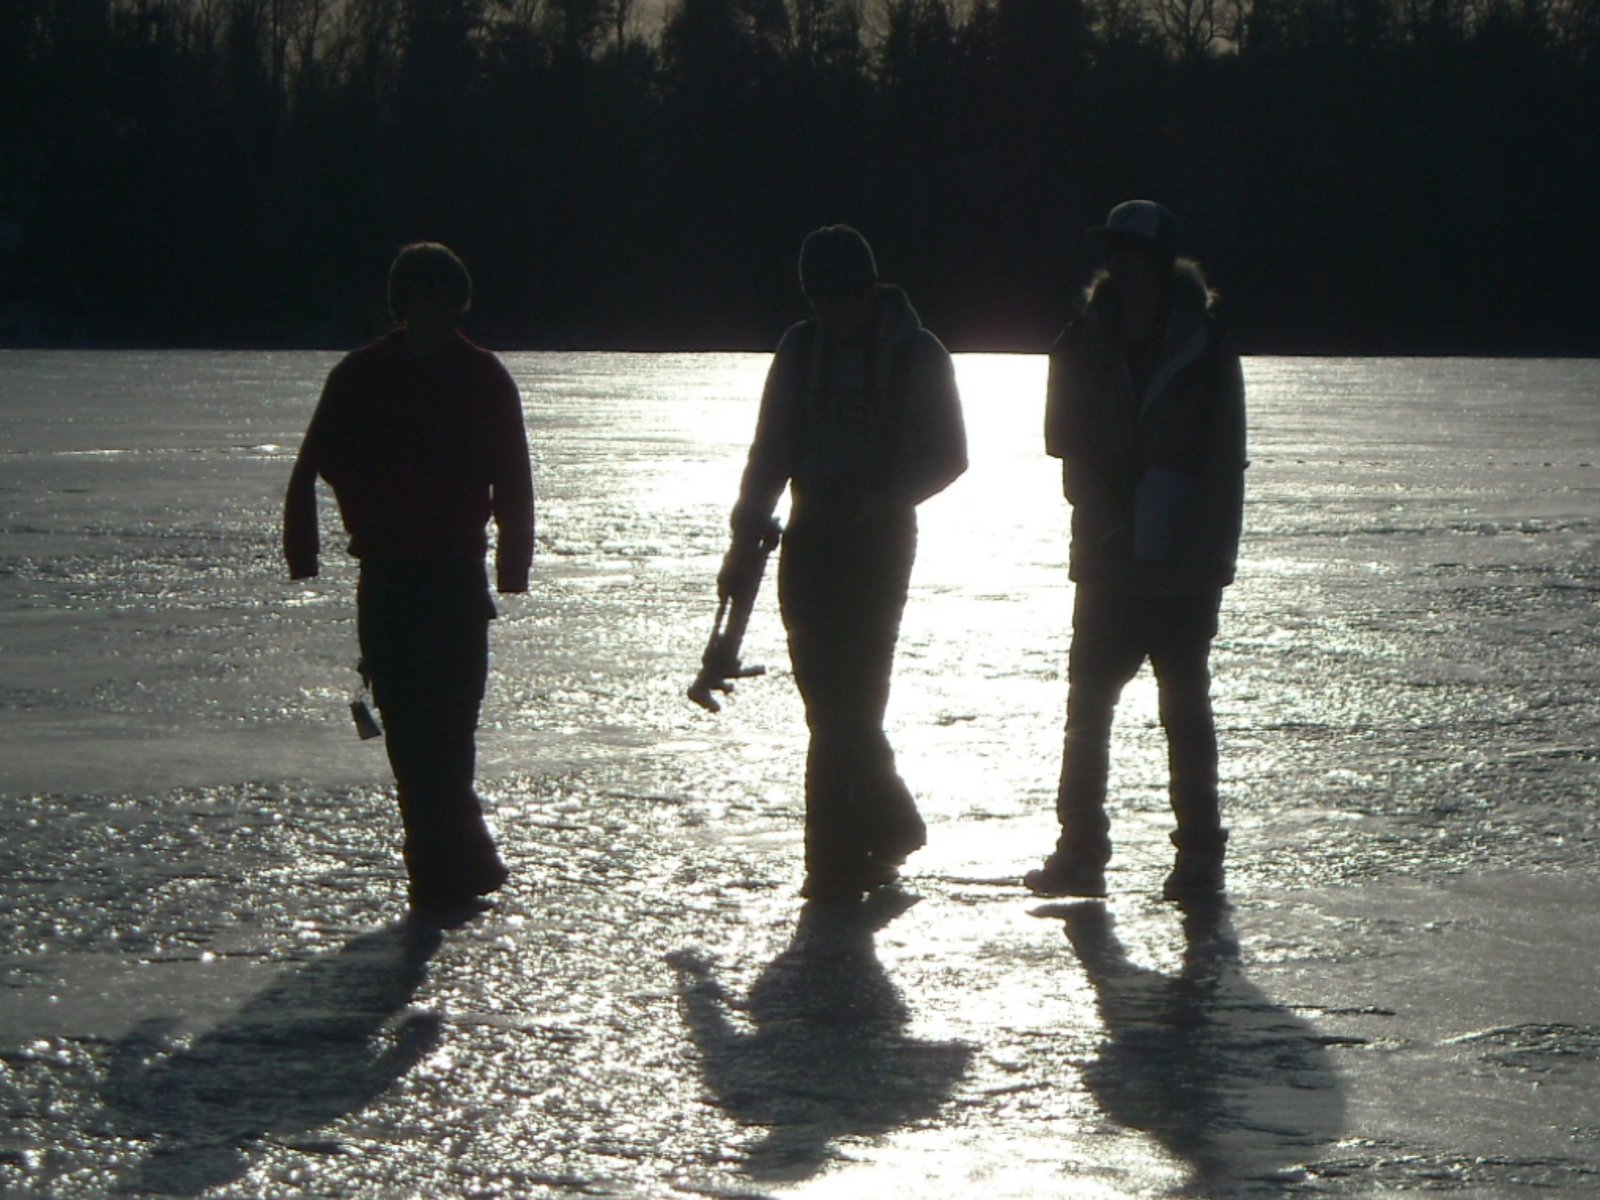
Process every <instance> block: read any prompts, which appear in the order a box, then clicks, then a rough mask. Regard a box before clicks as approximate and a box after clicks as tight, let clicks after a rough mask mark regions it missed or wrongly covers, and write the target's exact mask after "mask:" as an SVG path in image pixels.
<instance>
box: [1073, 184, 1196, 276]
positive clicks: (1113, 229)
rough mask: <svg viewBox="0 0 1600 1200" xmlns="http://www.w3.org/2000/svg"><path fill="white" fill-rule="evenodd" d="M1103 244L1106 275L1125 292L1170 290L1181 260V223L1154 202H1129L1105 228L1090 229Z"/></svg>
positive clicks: (1114, 211)
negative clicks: (1176, 265) (1179, 231)
mask: <svg viewBox="0 0 1600 1200" xmlns="http://www.w3.org/2000/svg"><path fill="white" fill-rule="evenodd" d="M1089 236H1090V237H1091V238H1093V239H1094V240H1095V241H1097V242H1099V243H1100V253H1101V257H1102V259H1103V261H1104V262H1105V268H1106V273H1107V274H1108V275H1110V277H1111V278H1112V279H1113V280H1114V281H1115V282H1116V283H1117V284H1118V285H1119V286H1120V287H1122V288H1123V289H1124V290H1125V291H1133V292H1143V293H1145V294H1147V295H1152V296H1153V295H1158V294H1160V293H1162V292H1165V291H1166V290H1167V287H1168V285H1169V283H1170V281H1171V278H1172V269H1173V266H1174V264H1175V263H1176V262H1177V257H1178V220H1177V218H1176V217H1174V216H1173V215H1172V212H1171V211H1170V210H1169V209H1167V208H1165V207H1164V206H1162V205H1160V204H1157V203H1156V202H1155V201H1153V200H1125V201H1124V202H1123V203H1121V204H1119V205H1117V206H1116V207H1115V208H1113V209H1112V210H1111V212H1110V213H1109V214H1108V215H1107V217H1106V223H1105V224H1104V225H1097V226H1095V227H1094V228H1093V229H1091V230H1089Z"/></svg>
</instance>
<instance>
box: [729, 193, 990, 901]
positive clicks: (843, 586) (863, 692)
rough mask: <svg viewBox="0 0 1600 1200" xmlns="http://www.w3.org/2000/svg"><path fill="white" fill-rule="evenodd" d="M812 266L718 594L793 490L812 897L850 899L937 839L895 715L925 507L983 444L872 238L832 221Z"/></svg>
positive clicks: (789, 556) (791, 606)
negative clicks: (916, 791) (899, 762)
mask: <svg viewBox="0 0 1600 1200" xmlns="http://www.w3.org/2000/svg"><path fill="white" fill-rule="evenodd" d="M799 267H800V288H801V291H802V292H803V293H804V294H805V297H806V299H807V301H808V302H809V303H810V305H811V309H812V312H813V313H814V316H813V318H812V319H810V320H806V321H802V322H800V323H799V324H797V325H795V326H793V327H792V328H790V329H789V330H788V332H786V333H785V334H784V335H783V338H782V340H781V341H780V342H779V343H778V349H777V353H776V354H774V355H773V359H772V366H771V369H770V370H769V372H768V374H767V382H766V388H765V390H764V392H763V393H762V397H761V409H760V413H759V415H758V417H757V419H756V432H755V439H754V441H753V443H752V444H751V447H750V456H749V460H748V462H747V464H746V466H745V471H744V476H743V478H742V480H741V481H740V487H739V500H738V503H737V504H735V505H734V508H733V513H732V518H731V524H732V530H733V544H732V547H731V548H730V550H729V552H728V557H727V559H726V560H725V565H724V570H723V574H722V575H721V576H720V577H719V579H718V591H719V593H720V594H721V595H729V594H730V592H731V589H733V588H734V587H736V586H737V584H738V580H737V579H736V578H735V576H736V575H737V573H738V564H739V563H740V561H741V557H742V556H741V550H740V548H741V547H742V546H748V545H751V544H754V543H756V542H757V541H758V539H760V538H761V537H762V536H763V533H764V531H767V530H769V529H770V527H771V524H772V513H773V509H774V507H775V506H776V504H777V502H778V499H779V497H780V496H781V495H782V494H783V493H784V491H785V490H786V489H787V490H788V491H789V493H790V507H789V523H788V528H787V529H785V530H784V531H783V540H782V551H781V553H780V558H779V564H778V605H779V609H780V611H781V612H782V614H783V624H784V629H785V631H786V632H787V634H788V639H789V658H790V661H791V663H792V664H793V667H794V679H795V684H796V686H797V687H798V688H799V690H800V696H801V699H802V700H803V701H804V702H805V711H806V725H807V727H808V728H809V730H810V744H809V747H808V749H807V753H806V772H805V872H806V873H805V883H804V885H803V886H802V888H801V895H803V896H804V897H805V898H806V899H808V900H813V901H846V902H848V901H855V900H860V899H861V897H862V896H863V895H864V894H865V893H866V892H867V891H868V890H869V889H871V888H874V887H878V886H881V885H884V884H887V883H892V882H893V881H894V880H895V878H896V877H897V875H898V871H899V868H900V866H901V865H902V864H903V863H904V862H905V859H906V857H907V856H908V855H909V854H911V853H912V852H913V851H916V850H918V849H920V848H921V847H922V845H923V843H924V842H925V840H926V837H927V831H926V828H925V826H924V824H923V820H922V817H921V815H920V813H919V812H918V810H917V806H916V803H915V801H914V799H913V798H912V795H911V792H910V790H909V789H908V788H907V787H906V785H905V783H904V782H903V781H902V780H901V778H900V776H899V774H898V773H897V771H896V767H895V757H894V751H893V749H892V748H891V746H890V744H889V739H888V737H887V735H886V734H885V733H884V729H883V720H884V713H885V709H886V706H887V704H888V699H889V681H890V674H891V671H892V667H893V663H894V650H895V643H896V641H897V639H898V637H899V632H900V616H901V613H902V611H903V610H904V608H905V603H906V596H907V591H908V588H909V585H910V577H911V566H912V562H913V560H914V559H915V557H916V543H917V516H916V507H917V505H919V504H921V503H922V501H924V500H926V499H927V498H928V497H930V496H932V495H934V494H935V493H937V492H940V491H942V490H944V488H946V487H947V486H949V484H950V483H952V482H953V481H954V480H955V479H956V478H957V477H958V476H959V475H960V474H961V473H962V472H963V471H965V470H966V468H967V442H966V432H965V428H964V425H963V422H962V416H961V399H960V396H959V394H958V392H957V390H956V380H955V368H954V365H953V363H952V362H951V359H950V354H949V352H948V351H946V350H945V348H944V346H943V345H942V344H941V343H940V341H939V339H938V338H937V337H935V336H934V335H933V334H932V333H931V332H929V331H928V330H927V329H926V328H924V327H923V324H922V321H921V319H920V318H919V317H918V316H917V312H916V310H915V309H914V308H912V307H911V301H910V300H909V299H908V298H907V297H906V294H905V292H904V291H902V290H901V289H900V288H898V287H895V286H893V285H891V284H885V283H882V282H880V281H879V279H878V266H877V260H876V258H875V257H874V255H873V253H872V247H871V246H870V245H869V244H868V243H867V239H866V238H864V237H863V236H862V235H861V233H860V232H859V231H857V230H855V229H853V228H851V227H850V226H848V225H828V226H824V227H822V228H820V229H817V230H815V231H813V232H812V233H811V234H810V235H808V236H807V237H806V238H805V240H804V242H803V243H802V244H801V247H800V264H799Z"/></svg>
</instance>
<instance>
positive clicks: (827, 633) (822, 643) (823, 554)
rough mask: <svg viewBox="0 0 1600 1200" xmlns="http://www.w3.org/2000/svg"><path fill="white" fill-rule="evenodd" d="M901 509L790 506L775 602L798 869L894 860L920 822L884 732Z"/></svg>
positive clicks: (900, 578) (907, 560) (899, 574)
mask: <svg viewBox="0 0 1600 1200" xmlns="http://www.w3.org/2000/svg"><path fill="white" fill-rule="evenodd" d="M916 546H917V526H916V515H915V513H914V512H912V511H911V510H909V509H908V510H903V511H896V512H893V513H890V514H886V515H878V516H873V517H870V518H863V517H860V516H858V515H854V514H852V513H848V512H847V513H843V514H841V513H839V512H837V511H829V510H828V508H827V507H826V506H824V505H801V504H797V505H796V510H795V513H794V514H793V517H792V519H791V521H790V524H789V528H788V530H787V531H786V532H785V533H784V535H783V553H782V557H781V559H780V560H779V567H778V600H779V605H780V607H781V608H782V611H783V623H784V628H785V629H786V630H787V632H788V635H789V658H790V661H791V662H792V664H793V666H794V677H795V683H796V685H797V686H798V687H799V689H800V696H801V698H802V699H803V700H804V701H805V707H806V725H807V726H808V727H809V729H810V731H811V744H810V748H809V750H808V752H807V754H806V870H807V871H808V872H811V873H814V874H819V875H823V876H830V875H836V876H846V877H848V876H849V875H850V874H851V873H852V872H853V871H856V870H858V869H860V868H861V867H863V866H865V865H866V862H867V859H868V856H869V855H875V856H877V857H878V858H879V860H880V861H884V862H889V863H899V862H901V861H903V860H904V858H905V856H906V855H907V854H909V853H911V851H913V850H916V849H918V848H919V847H921V845H922V844H923V842H924V840H925V838H926V830H925V828H924V826H923V823H922V818H921V816H920V815H919V814H918V813H917V806H916V803H915V802H914V801H913V800H912V797H911V792H910V790H909V789H908V788H907V787H906V785H905V782H904V781H903V780H902V779H901V778H900V776H899V774H898V773H897V772H896V770H895V761H894V751H893V749H892V748H891V747H890V745H889V739H888V737H887V736H886V735H885V734H884V731H883V717H884V710H885V709H886V708H887V707H888V703H889V676H890V673H891V671H892V670H893V667H894V647H895V640H896V639H897V638H898V637H899V635H900V616H901V613H902V612H903V611H904V609H905V603H906V590H907V587H908V586H909V584H910V580H911V564H912V560H913V559H914V558H915V557H916Z"/></svg>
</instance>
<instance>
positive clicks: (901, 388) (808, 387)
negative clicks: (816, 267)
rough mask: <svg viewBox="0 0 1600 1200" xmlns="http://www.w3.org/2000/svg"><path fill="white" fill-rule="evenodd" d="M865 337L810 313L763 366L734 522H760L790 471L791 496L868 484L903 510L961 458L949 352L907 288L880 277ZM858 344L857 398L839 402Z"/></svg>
mask: <svg viewBox="0 0 1600 1200" xmlns="http://www.w3.org/2000/svg"><path fill="white" fill-rule="evenodd" d="M878 302H879V303H878V312H877V316H876V318H875V319H874V321H873V323H872V325H871V326H870V327H869V328H868V330H867V331H866V333H865V334H864V335H863V337H862V338H860V339H856V340H855V341H853V342H851V343H840V342H838V341H836V339H834V338H833V337H831V336H830V335H829V334H828V333H827V332H826V331H825V330H824V329H823V328H822V327H821V325H820V323H819V322H817V321H816V320H815V319H812V320H808V321H802V322H800V323H799V324H798V325H795V326H793V327H791V328H790V329H789V330H788V331H787V332H786V333H785V334H784V335H783V338H782V340H781V341H780V342H779V343H778V349H777V353H775V354H774V355H773V358H772V366H771V368H770V369H769V370H768V372H767V382H766V387H765V389H764V391H763V393H762V396H761V412H760V416H759V417H758V418H757V420H756V433H755V438H754V440H753V442H752V444H751V446H750V457H749V460H748V461H747V463H746V465H745V470H744V477H743V480H742V482H741V483H740V488H739V502H738V504H737V505H736V506H735V508H734V515H733V525H734V531H735V533H736V534H739V533H745V532H750V531H754V530H758V529H760V528H761V527H762V526H763V525H764V524H765V522H766V520H767V518H768V517H769V516H770V515H771V513H772V509H773V507H774V506H775V505H776V504H777V501H778V497H779V496H780V495H781V494H782V493H783V489H784V488H785V487H786V486H787V485H788V484H789V483H791V482H793V484H794V488H795V493H796V496H797V498H801V497H804V498H806V499H807V500H809V499H811V498H819V499H820V498H825V497H829V496H841V495H851V494H856V495H859V494H863V493H870V494H874V495H876V496H880V497H882V498H883V499H885V500H887V501H888V502H889V503H890V504H891V505H894V506H896V507H900V508H903V509H906V510H910V509H912V508H914V507H915V506H916V505H918V504H920V503H922V501H924V500H926V499H927V498H928V497H929V496H932V495H934V494H935V493H937V492H939V491H942V490H943V489H944V488H945V487H947V486H949V484H950V483H951V482H952V481H954V480H955V479H956V478H957V477H958V476H959V475H961V473H962V472H963V471H965V470H966V469H967V440H966V431H965V427H964V425H963V424H962V419H961V401H960V396H959V394H958V393H957V391H956V381H955V368H954V365H953V364H952V362H951V360H950V354H949V352H948V351H947V350H946V349H945V348H944V346H943V345H942V344H941V343H940V341H939V339H938V338H937V337H935V336H934V335H933V334H932V333H930V332H929V331H928V330H926V329H924V328H923V326H922V321H921V319H920V318H919V317H918V316H917V313H916V310H915V309H914V308H912V307H911V302H910V300H909V299H908V298H907V297H906V294H905V292H903V291H902V290H901V289H900V288H898V287H894V286H892V285H879V287H878ZM851 353H853V354H857V355H860V359H859V362H860V370H859V372H858V377H859V382H860V384H861V391H860V395H859V403H857V404H852V405H849V406H848V408H847V410H841V409H840V408H839V407H838V405H836V404H835V403H834V394H833V387H832V385H833V384H834V383H835V382H837V375H838V374H839V372H840V364H841V362H842V361H843V358H844V356H845V355H846V354H851Z"/></svg>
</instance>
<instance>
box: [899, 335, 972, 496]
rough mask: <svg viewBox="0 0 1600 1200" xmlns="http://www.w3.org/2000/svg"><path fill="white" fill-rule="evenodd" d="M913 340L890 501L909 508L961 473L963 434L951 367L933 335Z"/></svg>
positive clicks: (964, 462) (964, 459) (964, 464)
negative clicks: (903, 422) (898, 467)
mask: <svg viewBox="0 0 1600 1200" xmlns="http://www.w3.org/2000/svg"><path fill="white" fill-rule="evenodd" d="M917 337H918V344H917V346H916V348H915V349H914V351H913V354H914V355H915V357H914V358H913V360H912V362H911V378H910V380H909V381H908V382H909V386H910V399H911V402H912V403H911V411H910V412H909V413H908V414H907V417H908V420H907V421H906V425H905V428H904V429H903V430H902V432H901V437H902V438H903V442H902V447H901V451H900V461H901V463H902V467H901V470H900V472H898V476H899V477H898V478H897V479H895V481H894V482H895V486H894V489H893V490H894V495H893V497H892V498H893V499H894V500H896V501H899V502H901V503H905V504H911V505H917V504H921V503H922V502H923V501H924V500H926V499H928V498H929V497H930V496H935V495H937V494H938V493H940V492H942V491H944V489H945V488H947V487H949V486H950V485H951V484H952V483H954V482H955V481H956V480H957V479H958V478H960V476H961V475H962V473H963V472H965V471H966V469H967V430H966V425H965V423H964V422H963V421H962V417H961V395H960V392H959V391H958V390H957V388H956V372H955V364H954V363H953V362H952V361H951V359H950V354H949V351H947V350H946V349H945V348H944V346H943V345H942V344H941V343H940V341H939V339H938V338H937V337H935V336H934V335H933V334H931V333H929V332H927V331H926V330H923V331H921V332H919V333H918V335H917Z"/></svg>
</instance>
